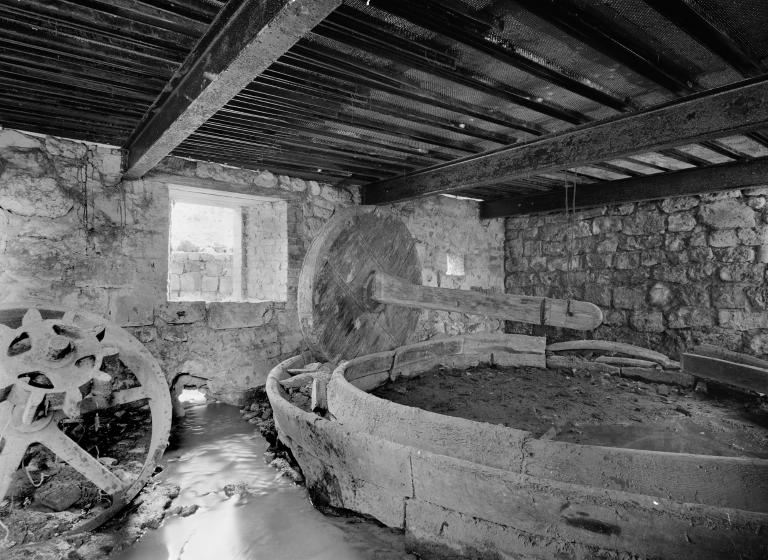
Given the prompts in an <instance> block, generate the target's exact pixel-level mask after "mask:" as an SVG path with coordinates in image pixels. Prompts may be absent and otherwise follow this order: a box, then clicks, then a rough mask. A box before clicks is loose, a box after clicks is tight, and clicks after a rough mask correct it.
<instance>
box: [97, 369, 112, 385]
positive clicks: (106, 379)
mask: <svg viewBox="0 0 768 560" xmlns="http://www.w3.org/2000/svg"><path fill="white" fill-rule="evenodd" d="M93 379H94V381H101V382H102V383H111V382H112V376H111V375H109V374H108V373H107V372H106V371H101V370H96V373H94V374H93Z"/></svg>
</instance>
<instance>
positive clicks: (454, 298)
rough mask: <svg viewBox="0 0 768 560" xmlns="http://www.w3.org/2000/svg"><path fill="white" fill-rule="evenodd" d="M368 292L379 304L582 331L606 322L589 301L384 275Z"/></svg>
mask: <svg viewBox="0 0 768 560" xmlns="http://www.w3.org/2000/svg"><path fill="white" fill-rule="evenodd" d="M367 291H368V297H369V298H370V299H371V300H373V301H376V302H379V303H387V304H394V305H401V306H404V307H415V308H418V309H439V310H441V311H457V312H459V313H470V314H476V315H484V316H486V317H493V318H496V319H506V320H508V321H520V322H522V323H533V324H536V325H549V326H552V327H564V328H567V329H575V330H580V331H586V330H591V329H594V328H597V327H599V326H600V324H601V323H602V322H603V312H602V311H601V310H600V308H599V307H598V306H596V305H595V304H593V303H589V302H586V301H579V300H575V299H568V300H565V299H551V298H545V297H535V296H516V295H510V294H482V293H479V292H471V291H466V290H453V289H450V288H432V287H429V286H417V285H416V284H413V283H411V282H408V281H407V280H403V279H401V278H398V277H396V276H392V275H390V274H386V273H384V272H374V273H373V274H372V275H371V277H370V279H369V281H368V285H367Z"/></svg>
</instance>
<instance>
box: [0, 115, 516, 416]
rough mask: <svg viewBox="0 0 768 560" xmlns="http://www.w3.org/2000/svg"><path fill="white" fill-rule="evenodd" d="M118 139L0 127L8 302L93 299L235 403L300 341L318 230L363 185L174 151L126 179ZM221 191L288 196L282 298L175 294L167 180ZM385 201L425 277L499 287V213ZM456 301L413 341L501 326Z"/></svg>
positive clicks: (74, 304) (165, 357)
mask: <svg viewBox="0 0 768 560" xmlns="http://www.w3.org/2000/svg"><path fill="white" fill-rule="evenodd" d="M120 168H121V153H120V151H119V150H117V149H113V148H109V147H104V146H98V145H93V144H84V143H80V142H74V141H70V140H64V139H59V138H55V137H50V136H48V137H43V136H36V135H30V134H24V133H21V132H18V131H15V130H10V129H6V130H2V131H0V304H2V303H8V302H15V301H20V300H26V301H31V302H37V303H41V304H48V305H53V306H64V307H69V308H75V309H85V310H88V311H93V312H96V313H99V314H102V315H105V316H108V317H110V318H111V319H112V320H113V321H116V322H117V323H119V324H120V325H123V326H125V327H127V328H129V330H131V331H132V332H133V333H134V334H135V335H136V336H137V337H138V338H139V340H141V341H142V342H143V343H144V344H145V345H146V346H147V348H149V350H150V351H151V352H152V353H153V354H154V355H155V356H156V357H157V358H158V359H159V361H160V363H161V365H162V367H163V370H164V371H165V372H166V375H167V377H168V380H169V382H173V380H174V379H177V378H178V377H179V376H182V375H183V376H185V377H184V378H183V379H184V381H185V382H186V383H190V384H197V385H200V386H202V387H205V388H206V389H207V390H208V391H209V392H210V393H211V394H212V395H213V396H215V397H217V398H220V399H222V400H225V401H227V402H232V403H239V402H240V400H241V399H242V397H243V395H244V392H245V390H246V389H247V388H249V387H255V386H258V385H261V384H263V382H264V379H265V377H266V374H267V373H268V372H269V370H270V369H271V368H272V367H273V366H274V365H275V364H277V363H278V362H279V361H281V360H283V359H285V358H287V357H290V356H292V355H295V354H297V353H298V352H299V351H301V350H303V349H304V343H303V341H302V336H301V333H300V332H299V329H298V322H297V317H296V286H297V281H298V275H299V271H300V268H301V263H302V259H303V257H304V254H305V252H306V250H307V248H308V247H309V245H310V243H311V242H312V239H313V238H314V236H315V234H316V233H317V231H318V230H319V229H320V228H321V227H322V225H323V224H324V223H325V222H326V221H327V220H328V218H330V217H331V216H332V215H333V214H334V212H335V210H336V208H338V207H340V206H344V205H349V204H354V203H357V202H358V201H359V195H358V193H357V190H356V189H354V188H336V187H333V186H331V185H327V184H319V183H317V182H315V181H304V180H302V179H298V178H291V177H287V176H282V175H280V176H278V175H274V174H272V173H270V172H269V171H249V170H242V169H236V168H231V167H226V166H222V165H218V164H211V163H202V162H194V161H188V160H183V159H179V158H167V159H166V160H164V161H163V162H162V163H161V165H160V166H158V168H157V169H156V170H154V172H153V173H154V178H153V175H149V176H148V177H146V178H145V179H143V180H138V181H124V182H120ZM169 184H180V185H187V186H191V187H195V186H197V187H207V188H213V189H217V188H220V189H226V190H230V191H234V192H238V193H246V194H247V193H252V194H258V195H260V196H268V197H269V196H274V197H275V198H278V199H281V200H286V201H287V203H288V204H287V212H288V215H287V229H288V232H287V235H288V257H287V258H288V262H287V266H288V270H287V275H288V288H287V289H288V294H287V298H286V299H287V301H267V302H259V303H236V302H212V303H209V304H207V305H206V304H205V303H204V302H174V303H169V302H167V299H166V296H167V284H166V283H167V277H168V226H169V203H168V192H167V187H168V185H169ZM384 211H389V212H393V213H396V214H397V215H398V216H400V217H401V218H402V219H403V220H404V221H405V223H406V224H407V225H408V228H409V229H410V231H411V234H412V235H413V236H414V237H415V238H416V240H417V249H418V252H419V256H420V257H421V260H422V266H423V277H424V282H425V283H427V284H430V285H444V286H446V287H452V288H462V289H483V290H495V291H503V280H504V272H503V235H504V233H503V222H502V221H501V220H492V221H490V222H481V221H480V220H479V219H478V209H477V205H476V204H475V203H472V202H468V201H459V200H455V199H449V198H444V197H438V198H437V199H434V200H430V201H419V202H405V203H399V204H395V205H391V206H389V207H386V208H385V209H384ZM448 252H451V253H460V254H462V255H465V257H466V263H467V271H466V274H465V275H464V276H460V277H459V276H447V275H446V274H445V272H446V266H447V263H446V261H447V257H446V255H447V253H448ZM499 328H500V324H499V322H498V321H495V320H490V321H488V320H484V319H483V318H482V317H480V318H478V317H468V316H464V315H461V314H457V313H443V312H424V313H423V314H422V317H421V321H420V324H419V328H418V332H417V333H415V335H414V340H413V341H412V342H415V341H417V340H423V339H426V338H432V337H435V336H438V335H440V334H444V333H463V332H475V331H481V330H498V329H499Z"/></svg>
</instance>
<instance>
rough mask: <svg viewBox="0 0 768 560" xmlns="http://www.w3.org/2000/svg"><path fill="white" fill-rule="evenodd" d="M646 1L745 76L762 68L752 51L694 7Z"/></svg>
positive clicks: (675, 0) (678, 2)
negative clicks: (746, 49) (744, 47)
mask: <svg viewBox="0 0 768 560" xmlns="http://www.w3.org/2000/svg"><path fill="white" fill-rule="evenodd" d="M645 3H646V4H648V5H649V6H651V7H652V8H653V9H654V10H656V11H657V12H659V13H660V14H661V15H662V16H664V17H665V18H667V19H668V20H670V21H671V22H672V23H674V24H675V25H676V26H677V27H678V28H680V29H681V30H683V31H684V32H685V33H687V34H688V35H690V36H691V37H693V38H694V39H695V40H696V41H697V42H699V43H700V44H701V45H703V46H704V47H706V48H707V49H709V50H710V51H712V52H714V53H715V54H716V55H717V56H719V57H720V58H722V59H723V60H725V61H726V62H727V63H728V64H730V65H731V66H733V67H734V68H735V69H736V70H738V71H739V72H740V73H741V74H743V75H744V76H755V75H757V74H760V73H761V72H763V71H764V68H761V65H760V64H758V63H757V62H756V61H755V59H754V58H753V56H752V55H751V53H748V52H746V51H745V50H744V49H743V48H742V47H741V45H739V43H737V42H736V41H735V40H734V39H733V38H731V37H730V36H728V34H727V33H726V32H725V31H724V30H722V29H719V28H717V27H716V26H715V25H714V24H713V23H712V22H711V21H709V20H708V19H707V18H705V17H704V16H703V15H702V14H700V13H699V12H698V11H697V10H696V9H695V8H694V7H693V6H691V5H689V4H688V3H687V2H684V1H683V0H645Z"/></svg>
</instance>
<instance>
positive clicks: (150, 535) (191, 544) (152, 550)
mask: <svg viewBox="0 0 768 560" xmlns="http://www.w3.org/2000/svg"><path fill="white" fill-rule="evenodd" d="M266 448H267V442H266V440H265V439H264V438H263V437H262V436H261V435H260V434H259V433H258V431H255V430H254V427H253V426H252V425H251V424H248V423H247V422H244V421H243V420H242V417H241V416H240V414H239V411H238V409H237V408H236V407H233V406H229V405H224V404H208V405H201V406H194V407H191V408H189V409H187V415H186V417H185V418H183V419H181V420H180V421H179V423H178V425H177V426H176V427H175V428H174V431H173V434H172V437H171V442H170V445H169V447H168V449H167V451H166V453H165V456H164V459H163V466H164V470H163V472H162V473H161V474H159V475H158V477H157V478H159V479H160V480H161V481H165V482H168V483H172V484H175V485H178V486H179V487H180V492H179V495H178V497H177V498H176V499H174V501H173V504H172V506H171V508H172V510H174V511H177V512H178V511H179V510H180V511H181V512H182V513H181V514H176V515H167V516H166V518H165V520H164V521H163V523H162V524H161V525H160V526H159V527H158V528H156V529H150V530H148V531H147V532H146V534H145V535H144V536H143V537H142V538H141V540H139V541H138V542H137V543H135V544H134V545H132V546H131V547H129V548H127V549H125V550H123V551H122V552H120V553H119V554H117V555H115V556H113V558H118V559H119V560H166V559H168V560H210V559H215V560H260V559H270V560H390V559H391V560H394V559H403V558H415V557H414V556H411V555H409V554H407V553H406V552H405V549H404V540H405V539H404V537H403V536H402V534H400V533H399V532H396V531H393V530H391V529H388V528H386V527H382V526H380V525H378V524H376V523H374V522H371V521H366V520H363V519H360V518H356V517H335V516H329V515H324V514H322V513H320V512H319V511H317V510H316V509H314V508H313V506H312V504H311V503H310V502H309V499H308V496H307V492H306V489H305V488H304V487H302V486H298V485H296V484H294V483H293V482H292V481H291V480H289V479H288V478H285V477H283V476H282V475H281V474H280V472H278V471H276V470H275V469H274V468H273V467H270V466H269V465H267V464H266V463H265V460H264V457H263V453H264V451H265V450H266Z"/></svg>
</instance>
